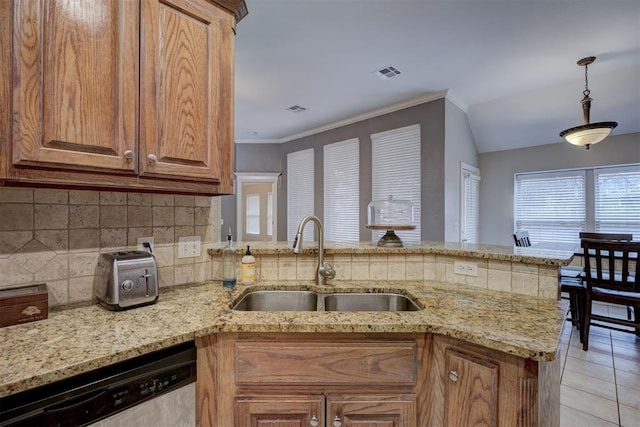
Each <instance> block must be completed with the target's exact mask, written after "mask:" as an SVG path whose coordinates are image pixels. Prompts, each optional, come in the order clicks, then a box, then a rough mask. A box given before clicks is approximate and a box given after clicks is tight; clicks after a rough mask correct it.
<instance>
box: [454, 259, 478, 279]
mask: <svg viewBox="0 0 640 427" xmlns="http://www.w3.org/2000/svg"><path fill="white" fill-rule="evenodd" d="M453 272H454V273H455V274H462V275H463V276H477V275H478V263H477V262H461V261H454V263H453Z"/></svg>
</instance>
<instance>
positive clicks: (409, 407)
mask: <svg viewBox="0 0 640 427" xmlns="http://www.w3.org/2000/svg"><path fill="white" fill-rule="evenodd" d="M235 417H236V422H237V424H236V425H237V426H247V427H262V426H265V427H266V426H268V427H309V426H312V427H325V426H327V427H347V426H349V427H365V426H376V427H414V426H416V399H415V396H386V395H332V394H330V395H328V396H326V397H325V396H324V395H303V396H296V395H264V396H263V395H253V396H240V397H238V398H236V401H235Z"/></svg>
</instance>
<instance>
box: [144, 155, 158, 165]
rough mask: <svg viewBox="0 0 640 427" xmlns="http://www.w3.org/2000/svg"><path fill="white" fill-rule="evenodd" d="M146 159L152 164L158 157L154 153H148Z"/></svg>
mask: <svg viewBox="0 0 640 427" xmlns="http://www.w3.org/2000/svg"><path fill="white" fill-rule="evenodd" d="M147 160H148V161H149V163H151V164H154V163H155V162H157V161H158V158H157V157H156V155H155V154H149V155H148V156H147Z"/></svg>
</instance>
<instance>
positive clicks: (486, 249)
mask: <svg viewBox="0 0 640 427" xmlns="http://www.w3.org/2000/svg"><path fill="white" fill-rule="evenodd" d="M233 244H234V246H235V247H236V248H237V253H238V254H239V255H243V254H244V252H245V251H246V247H247V245H250V246H251V253H252V254H254V255H293V253H292V244H291V242H249V243H243V242H234V243H233ZM225 247H226V243H220V244H219V245H217V246H215V247H213V248H210V249H208V253H209V255H213V256H216V255H221V254H222V249H223V248H225ZM303 248H304V250H303V254H316V253H317V252H318V243H317V242H304V245H303ZM324 253H325V255H338V254H388V255H389V254H430V255H444V256H459V257H468V258H478V259H488V260H495V261H512V262H520V263H525V264H539V265H558V266H560V265H562V266H564V265H569V263H571V260H572V259H573V256H574V253H573V251H569V250H566V247H563V246H562V245H558V248H557V249H551V248H544V249H540V248H534V247H515V246H499V245H484V244H476V243H458V242H426V241H425V242H420V244H419V245H407V246H404V247H402V248H391V247H378V246H376V245H375V244H374V243H372V242H359V243H348V244H341V243H335V242H324Z"/></svg>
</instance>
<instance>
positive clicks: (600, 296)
mask: <svg viewBox="0 0 640 427" xmlns="http://www.w3.org/2000/svg"><path fill="white" fill-rule="evenodd" d="M580 245H581V247H582V249H583V251H584V253H585V258H584V260H585V282H586V288H585V310H584V326H583V328H582V348H583V350H585V351H586V350H588V349H589V330H590V328H591V326H592V325H595V326H599V327H605V328H608V329H614V330H617V331H622V332H630V333H636V334H638V335H640V263H638V262H637V261H638V255H639V254H640V242H633V241H631V242H621V241H606V240H596V239H588V238H583V239H582V240H581V244H580ZM593 261H595V262H593ZM630 266H631V268H630ZM594 301H602V302H606V303H610V304H617V305H621V306H624V307H633V311H634V315H633V316H632V318H627V319H621V318H619V317H614V316H609V315H603V314H595V313H593V311H592V307H593V302H594ZM602 322H604V323H602ZM609 324H613V325H621V326H626V327H627V328H626V329H623V328H621V327H619V326H617V327H616V326H613V325H609ZM629 328H631V329H629Z"/></svg>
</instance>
